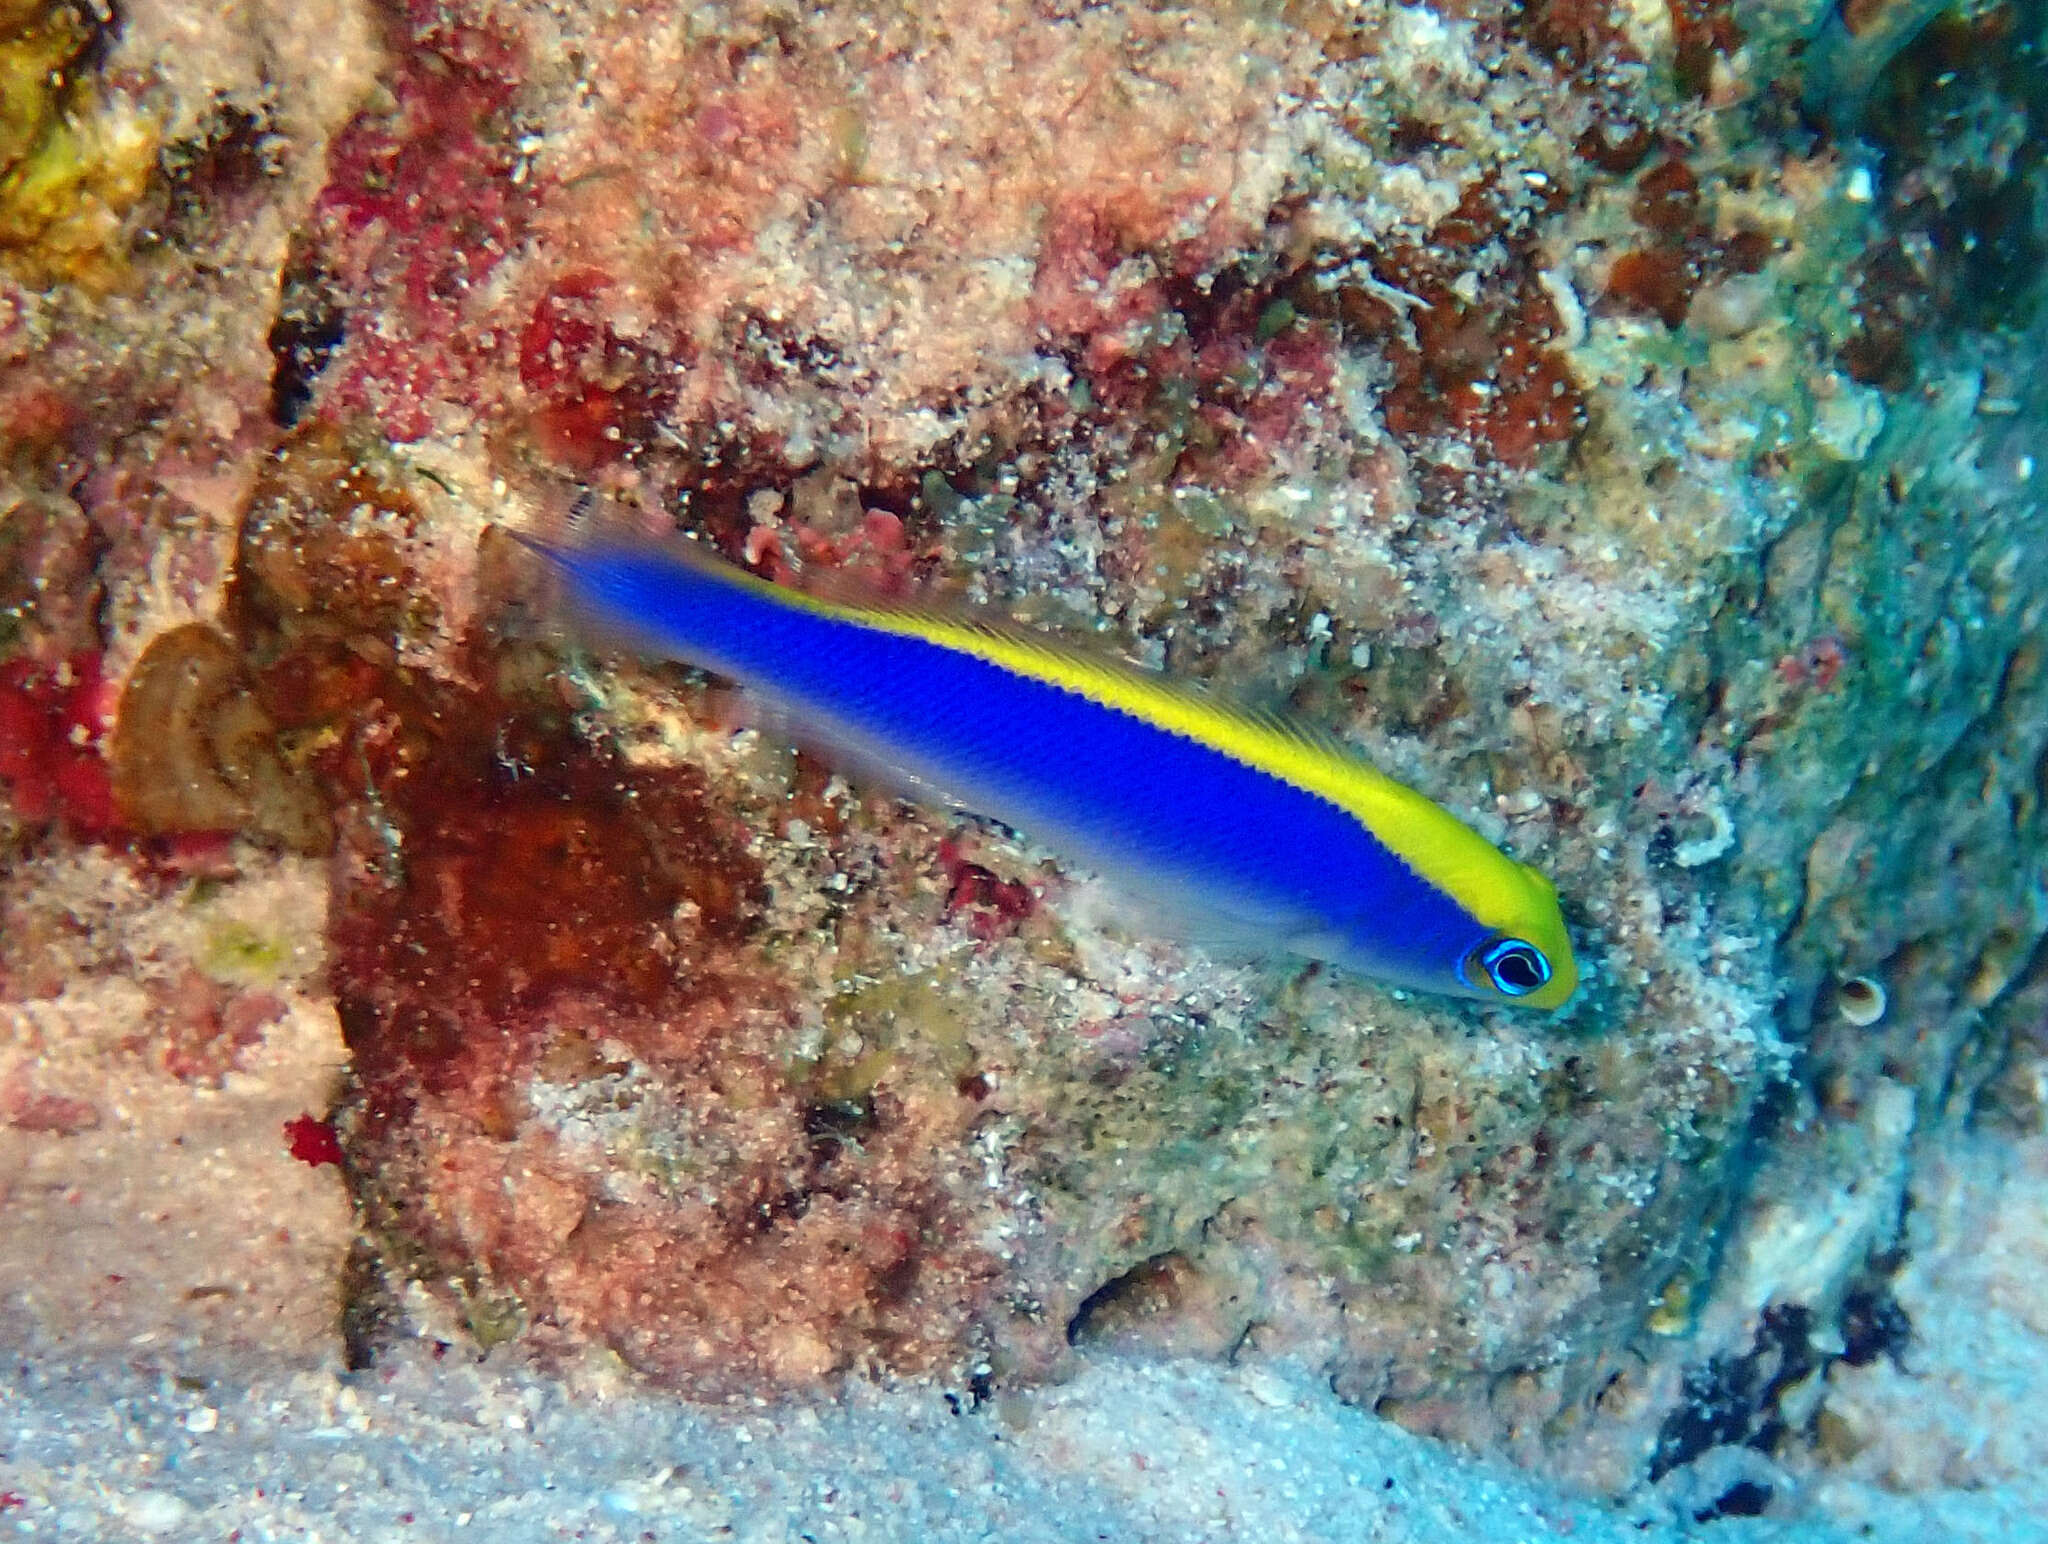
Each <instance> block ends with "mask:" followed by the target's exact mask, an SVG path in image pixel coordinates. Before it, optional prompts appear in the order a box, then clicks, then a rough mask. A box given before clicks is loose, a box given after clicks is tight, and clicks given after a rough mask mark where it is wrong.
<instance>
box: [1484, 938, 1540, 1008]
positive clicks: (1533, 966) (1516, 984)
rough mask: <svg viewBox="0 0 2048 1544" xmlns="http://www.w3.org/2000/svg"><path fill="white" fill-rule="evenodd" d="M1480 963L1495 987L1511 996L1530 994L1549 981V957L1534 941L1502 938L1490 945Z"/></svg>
mask: <svg viewBox="0 0 2048 1544" xmlns="http://www.w3.org/2000/svg"><path fill="white" fill-rule="evenodd" d="M1479 965H1480V968H1481V969H1482V970H1484V971H1485V972H1486V979H1487V980H1488V981H1491V982H1492V983H1493V985H1494V987H1495V989H1496V990H1497V991H1499V992H1501V993H1502V994H1504V995H1505V996H1508V997H1527V996H1528V995H1529V994H1530V993H1531V992H1534V991H1538V990H1540V989H1541V988H1543V987H1545V986H1547V985H1548V984H1549V982H1550V961H1549V960H1547V959H1545V958H1544V955H1543V951H1542V950H1541V949H1539V948H1537V947H1536V946H1535V945H1534V944H1530V943H1524V942H1523V941H1522V940H1521V939H1519V938H1503V939H1500V940H1498V941H1497V942H1495V943H1493V944H1490V945H1488V947H1487V949H1486V951H1485V952H1484V953H1483V954H1481V955H1480V956H1479Z"/></svg>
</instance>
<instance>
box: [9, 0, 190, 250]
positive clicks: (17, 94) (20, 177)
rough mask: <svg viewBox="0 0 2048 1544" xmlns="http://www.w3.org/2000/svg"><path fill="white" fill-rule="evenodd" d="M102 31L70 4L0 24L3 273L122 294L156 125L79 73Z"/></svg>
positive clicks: (19, 13)
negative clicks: (132, 219)
mask: <svg viewBox="0 0 2048 1544" xmlns="http://www.w3.org/2000/svg"><path fill="white" fill-rule="evenodd" d="M99 30H100V29H99V27H98V25H97V24H96V23H94V22H93V21H91V20H90V19H89V18H88V16H87V14H86V12H85V11H84V9H83V8H82V7H78V6H73V5H69V4H54V5H51V4H43V5H28V4H19V3H16V4H13V5H10V6H9V8H8V9H7V11H6V12H5V13H0V261H4V262H5V263H6V265H7V266H8V267H10V268H12V269H13V270H15V271H16V272H17V273H18V274H19V275H20V276H21V277H22V278H24V279H26V280H27V281H28V282H30V283H32V284H41V285H52V284H60V283H75V284H81V285H84V286H86V287H89V288H97V289H104V288H108V287H111V286H112V285H113V284H114V283H116V282H117V281H118V280H119V278H120V276H121V274H122V272H123V271H124V266H125V236H124V230H123V227H124V221H125V220H126V217H127V215H128V213H129V211H131V210H132V209H133V208H134V207H135V206H136V204H137V203H138V202H140V201H141V199H142V196H143V194H144V193H145V192H146V191H147V190H148V187H149V184H150V180H151V178H152V177H153V176H154V175H155V172H156V153H157V144H158V131H157V126H156V124H155V122H154V121H153V120H152V119H151V118H150V117H149V116H148V114H146V113H145V112H144V111H142V110H141V109H140V108H139V107H137V106H136V105H134V104H133V103H132V102H130V101H129V100H128V99H127V98H126V97H124V96H122V95H120V94H118V93H114V92H110V91H107V90H105V89H104V88H103V87H102V86H101V84H100V83H99V81H98V80H97V79H96V78H94V76H93V75H92V74H91V72H90V71H89V70H85V69H81V68H77V67H78V66H80V65H81V63H82V61H83V60H84V59H85V58H86V56H87V55H88V53H89V52H90V50H91V49H92V47H93V45H94V44H95V42H96V41H97V39H98V35H99Z"/></svg>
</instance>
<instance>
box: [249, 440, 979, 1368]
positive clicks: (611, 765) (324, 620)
mask: <svg viewBox="0 0 2048 1544" xmlns="http://www.w3.org/2000/svg"><path fill="white" fill-rule="evenodd" d="M416 513H417V511H415V510H414V509H413V508H412V507H411V505H410V503H409V501H408V499H407V498H406V497H405V496H404V494H403V493H402V492H401V491H400V490H397V489H395V488H392V487H390V486H388V485H385V484H383V483H381V482H380V481H379V479H378V478H377V477H376V476H375V474H374V473H372V472H370V471H368V470H366V469H365V467H364V466H363V465H362V464H360V463H357V462H354V461H352V460H351V459H350V458H348V457H347V456H346V454H345V453H344V451H343V448H342V445H341V443H340V441H339V440H338V438H337V437H336V435H335V434H334V432H333V431H332V430H329V429H325V428H321V427H318V426H313V427H309V428H308V429H307V430H305V431H304V432H303V433H302V434H301V435H300V436H299V437H298V438H297V439H296V440H295V441H294V443H293V445H292V447H291V448H290V450H289V452H288V453H287V454H285V455H282V456H280V457H279V458H278V459H277V461H276V462H275V464H274V466H273V469H272V473H271V475H270V476H269V477H268V478H267V479H266V481H265V484H264V486H263V487H262V488H260V489H259V490H258V494H257V498H256V501H255V505H254V507H253V508H252V511H251V515H250V518H249V521H248V522H247V525H246V527H245V533H244V541H243V547H242V551H241V556H240V560H239V564H238V569H237V580H236V589H235V593H234V597H233V601H232V605H231V608H230V609H231V614H232V621H233V629H234V632H235V634H236V636H237V637H238V639H239V640H240V644H241V647H242V648H243V650H244V652H245V655H246V661H247V679H248V680H249V682H250V683H251V685H250V690H251V692H252V693H253V695H254V698H255V699H256V701H257V703H258V704H259V705H260V707H261V708H262V710H263V711H264V713H265V714H266V716H267V718H268V719H269V721H270V722H271V723H272V724H273V725H274V726H276V734H277V743H278V754H279V757H280V759H281V760H282V761H284V762H287V763H289V764H291V765H294V766H296V767H299V768H301V769H303V772H304V775H305V776H307V777H308V778H310V779H311V780H312V781H313V782H314V783H316V784H317V786H318V787H319V788H320V790H321V792H322V797H323V799H324V800H325V803H326V807H327V809H328V811H329V813H330V815H331V820H330V826H331V829H332V832H333V851H332V857H331V864H332V867H331V876H332V879H331V904H330V914H329V924H328V926H329V936H328V946H329V984H330V986H331V988H332V991H333V994H334V997H335V1001H336V1004H337V1008H338V1011H339V1013H340V1018H341V1024H342V1030H343V1034H344V1036H345V1039H346V1041H347V1044H348V1048H349V1052H350V1057H351V1063H352V1086H351V1087H350V1089H349V1091H348V1092H347V1094H346V1096H345V1098H344V1099H343V1101H342V1104H341V1108H340V1109H339V1110H338V1112H337V1114H336V1116H335V1120H334V1130H335V1135H336V1137H337V1139H338V1141H339V1143H340V1145H341V1148H342V1150H343V1151H344V1152H345V1153H346V1156H347V1163H346V1165H345V1167H346V1170H347V1173H348V1175H349V1178H350V1182H351V1184H352V1185H354V1186H355V1187H356V1190H357V1195H358V1199H359V1201H360V1202H361V1204H362V1206H363V1210H364V1214H365V1217H366V1219H367V1222H368V1226H369V1230H370V1234H371V1236H372V1238H373V1239H374V1240H375V1242H376V1243H377V1244H378V1246H379V1247H380V1248H381V1249H382V1250H383V1252H384V1253H385V1255H386V1258H387V1259H389V1260H390V1261H392V1262H394V1263H397V1264H402V1265H404V1266H405V1267H407V1268H409V1269H412V1270H415V1271H416V1272H417V1273H418V1274H420V1275H421V1276H422V1277H423V1278H424V1279H426V1280H429V1281H433V1282H440V1283H448V1282H456V1283H459V1284H460V1286H459V1288H458V1291H459V1295H460V1296H461V1298H462V1302H463V1306H464V1307H465V1309H466V1310H467V1311H468V1313H469V1315H470V1319H471V1323H472V1325H473V1327H474V1328H475V1330H476V1332H477V1333H478V1335H479V1337H480V1338H481V1339H483V1340H484V1341H485V1342H486V1343H489V1342H491V1341H495V1340H498V1339H502V1338H504V1337H505V1336H507V1335H511V1334H515V1333H519V1332H521V1331H522V1330H524V1331H528V1332H531V1333H532V1334H533V1335H534V1336H536V1337H538V1338H539V1339H540V1341H541V1342H543V1343H546V1344H565V1345H567V1346H569V1347H572V1348H573V1347H574V1346H578V1345H584V1344H589V1343H592V1342H595V1343H598V1344H602V1345H606V1346H609V1347H611V1348H613V1349H614V1350H616V1351H617V1352H618V1353H619V1354H621V1355H622V1356H624V1357H625V1358H626V1359H627V1360H628V1361H629V1362H631V1363H632V1364H633V1365H635V1366H636V1367H639V1368H641V1369H642V1370H644V1371H646V1372H649V1373H651V1374H654V1375H656V1376H658V1377H660V1378H663V1379H665V1380H669V1381H672V1382H675V1383H677V1384H680V1385H685V1386H689V1387H692V1388H697V1389H701V1390H706V1391H715V1390H737V1389H753V1388H759V1387H762V1386H764V1385H791V1384H803V1383H808V1382H813V1381H815V1380H817V1379H819V1378H821V1377H824V1376H826V1375H828V1374H830V1373H832V1372H835V1371H837V1370H840V1369H842V1368H846V1367H849V1366H853V1365H874V1364H879V1365H885V1366H889V1367H892V1368H896V1369H901V1370H914V1369H919V1368H926V1367H934V1366H953V1365H956V1364H958V1363H959V1362H960V1361H962V1360H963V1359H964V1358H965V1357H966V1356H967V1354H968V1350H969V1343H970V1341H971V1339H972V1336H973V1330H974V1325H975V1324H976V1323H977V1322H978V1316H979V1314H980V1312H981V1310H982V1308H983V1306H984V1305H985V1303H986V1301H987V1298H988V1296H989V1293H990V1285H989V1283H990V1281H991V1279H992V1275H993V1271H992V1268H991V1265H990V1262H988V1261H987V1260H986V1259H985V1257H984V1256H983V1255H982V1254H981V1253H980V1252H979V1250H978V1249H977V1248H976V1247H975V1246H974V1245H973V1244H972V1242H971V1240H970V1239H969V1238H968V1237H967V1229H966V1226H965V1223H964V1222H963V1221H962V1220H961V1214H960V1210H959V1208H957V1207H956V1206H955V1205H954V1203H953V1202H952V1201H951V1200H950V1195H951V1193H952V1192H951V1189H950V1185H951V1179H950V1175H949V1173H948V1172H946V1171H947V1169H948V1166H949V1165H953V1166H958V1165H957V1164H956V1162H955V1157H954V1155H957V1154H959V1153H961V1152H963V1151H964V1142H963V1132H964V1123H965V1122H966V1121H967V1120H968V1119H970V1118H971V1114H972V1105H971V1103H970V1102H969V1101H968V1100H966V1099H953V1100H946V1101H941V1102H939V1103H936V1104H932V1105H930V1106H929V1107H927V1106H926V1105H925V1104H921V1103H915V1102H913V1101H910V1100H906V1099H901V1098H898V1097H897V1096H895V1095H893V1094H892V1093H891V1092H890V1090H889V1089H888V1088H887V1087H886V1086H883V1087H876V1088H874V1089H871V1090H869V1091H866V1092H865V1093H864V1094H863V1095H862V1097H861V1098H860V1099H859V1100H857V1101H854V1102H853V1104H852V1105H849V1104H848V1102H847V1101H846V1100H844V1099H843V1098H842V1099H833V1098H829V1097H827V1094H826V1093H824V1092H821V1091H820V1090H819V1089H818V1088H817V1087H815V1086H814V1074H813V1072H812V1070H811V1068H810V1065H809V1064H808V1063H806V1062H805V1061H803V1060H802V1058H801V1057H800V1056H799V1055H798V1052H797V1047H798V1045H799V1041H800V1031H801V1027H802V1015H801V1009H800V1005H799V1004H798V1003H797V1001H796V995H795V991H794V988H793V987H792V985H791V984H790V983H789V982H788V981H787V980H786V979H785V975H784V973H783V971H781V970H780V969H778V968H777V965H776V962H775V961H774V959H773V958H772V957H771V956H770V955H768V954H767V953H766V952H765V951H766V941H765V939H764V936H763V933H762V926H761V922H762V913H763V907H764V902H765V900H766V893H765V891H764V889H763V885H762V876H761V871H760V868H759V866H758V864H757V863H756V861H755V860H754V859H753V858H752V857H751V856H750V855H749V851H748V843H749V839H750V833H749V831H748V829H747V828H746V826H745V825H744V824H743V822H742V821H741V820H740V818H739V817H738V816H737V815H736V814H735V813H734V812H733V811H732V810H730V809H729V808H727V807H726V806H725V805H724V804H722V803H721V802H720V800H719V799H718V798H717V797H716V796H715V794H714V792H713V790H712V789H711V788H710V787H709V786H708V785H707V783H706V781H705V779H704V777H703V775H702V774H701V773H699V772H697V771H695V770H694V769H691V768H688V767H651V768H650V767H640V766H635V765H632V764H630V763H629V762H628V761H627V760H626V759H625V758H624V757H623V756H622V755H621V754H620V753H619V752H618V750H617V749H616V748H615V747H613V746H612V745H611V744H610V743H609V742H608V741H606V740H605V739H604V738H602V736H601V734H587V733H585V732H584V729H583V728H582V727H580V726H579V725H578V723H577V722H576V720H575V718H574V715H573V714H572V713H571V712H570V710H569V709H568V708H567V707H566V706H565V705H564V688H563V687H562V685H561V683H560V682H559V681H558V680H557V679H556V677H555V674H554V669H555V662H554V660H553V658H552V656H551V655H549V654H548V653H547V652H546V651H545V650H544V649H542V648H540V647H539V646H537V645H535V644H532V643H524V642H519V641H516V640H508V639H506V638H503V637H501V636H499V635H498V634H497V633H496V632H495V630H493V629H492V628H491V627H490V626H489V625H488V624H486V625H485V626H484V627H483V628H482V630H480V631H479V632H478V633H477V634H475V635H474V636H472V637H471V638H470V639H469V640H468V641H467V642H465V643H464V644H463V645H462V646H461V647H460V648H459V649H458V650H457V651H455V657H454V659H453V660H452V661H451V662H450V664H449V666H448V667H447V669H448V670H449V672H450V673H449V674H448V675H446V676H438V677H437V676H432V675H428V674H426V673H424V672H419V671H414V670H410V669H407V668H405V667H404V666H402V665H401V664H399V663H398V661H399V659H400V658H401V657H402V655H403V652H404V651H403V650H402V649H401V648H400V647H399V645H400V644H401V642H402V641H403V640H404V639H405V637H406V635H407V634H409V633H410V632H412V631H413V630H415V629H418V628H420V627H422V626H424V625H428V624H429V623H430V622H431V619H432V618H434V617H435V616H437V615H439V614H440V608H439V607H438V606H437V605H436V604H435V603H434V602H433V601H432V600H431V599H430V598H428V597H430V596H431V593H432V590H431V586H432V582H433V581H432V577H431V576H428V575H422V574H420V573H416V572H414V571H412V570H411V569H410V568H409V567H408V558H407V554H408V553H409V552H411V551H412V550H414V549H412V548H411V547H410V546H408V541H409V536H408V532H409V531H410V530H411V529H412V523H413V517H414V516H415V515H416ZM484 569H485V575H486V578H485V590H486V594H485V595H484V597H483V598H482V605H481V608H480V609H481V611H482V613H483V615H485V616H486V617H491V616H493V615H495V614H498V613H500V612H502V611H504V609H505V605H506V602H507V598H508V597H507V595H506V594H505V593H503V592H504V590H505V589H506V586H504V585H496V590H495V593H496V598H495V599H494V598H493V594H494V585H495V584H496V582H495V581H494V580H493V578H492V575H493V574H494V573H497V572H499V571H501V570H503V571H509V565H503V564H495V563H486V564H485V565H484ZM294 1140H295V1141H296V1138H295V1139H294ZM963 1161H964V1160H963Z"/></svg>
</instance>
